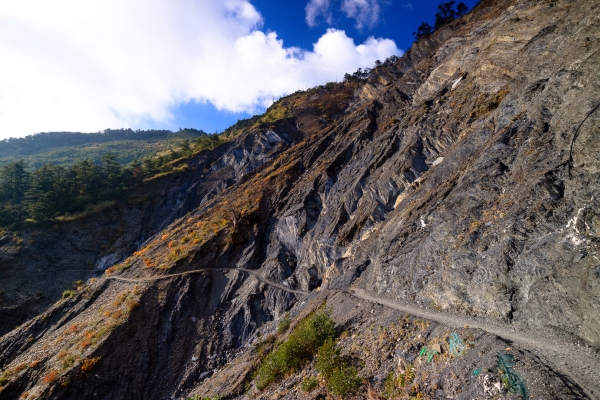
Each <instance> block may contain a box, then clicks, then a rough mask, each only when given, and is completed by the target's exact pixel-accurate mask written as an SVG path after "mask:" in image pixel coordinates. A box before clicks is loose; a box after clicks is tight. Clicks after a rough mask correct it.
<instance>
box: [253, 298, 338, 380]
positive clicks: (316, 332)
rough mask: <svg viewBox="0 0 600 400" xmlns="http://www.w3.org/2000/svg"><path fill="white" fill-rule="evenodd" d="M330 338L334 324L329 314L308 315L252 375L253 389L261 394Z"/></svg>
mask: <svg viewBox="0 0 600 400" xmlns="http://www.w3.org/2000/svg"><path fill="white" fill-rule="evenodd" d="M334 336H335V323H334V322H333V320H332V319H331V317H330V316H329V312H328V311H327V310H324V309H320V310H318V311H316V312H314V313H312V314H311V315H309V316H308V317H307V318H306V319H304V320H303V321H301V322H300V323H299V324H298V325H297V326H296V328H295V329H294V331H293V332H292V333H291V334H290V336H289V337H288V339H287V340H286V341H285V342H283V343H281V344H280V345H279V346H278V347H276V348H275V350H273V352H271V353H270V354H269V355H268V356H267V357H266V358H265V359H264V361H263V362H262V364H261V366H260V367H259V369H258V371H257V373H256V387H257V388H258V389H259V390H262V389H264V388H265V387H267V386H268V385H269V384H271V383H272V382H275V381H277V380H278V379H280V378H281V377H282V376H283V375H284V374H285V373H287V372H289V371H293V370H296V369H298V368H299V367H300V365H301V364H302V363H303V362H304V361H306V360H308V359H309V358H310V357H311V356H312V355H313V354H314V353H315V352H316V351H317V349H318V348H319V347H320V346H321V345H322V344H323V343H325V341H326V340H327V339H331V338H333V337H334Z"/></svg>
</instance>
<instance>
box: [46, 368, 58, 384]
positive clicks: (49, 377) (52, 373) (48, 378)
mask: <svg viewBox="0 0 600 400" xmlns="http://www.w3.org/2000/svg"><path fill="white" fill-rule="evenodd" d="M57 376H58V371H56V370H53V371H50V372H49V373H48V375H46V376H45V377H44V379H42V381H43V382H44V383H45V384H46V385H47V384H49V383H52V382H54V381H55V380H56V377H57Z"/></svg>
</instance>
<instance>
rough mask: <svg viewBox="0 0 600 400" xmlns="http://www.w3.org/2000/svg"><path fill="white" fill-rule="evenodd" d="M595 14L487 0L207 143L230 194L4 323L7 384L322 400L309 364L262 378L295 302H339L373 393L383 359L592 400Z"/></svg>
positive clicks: (432, 375) (441, 388)
mask: <svg viewBox="0 0 600 400" xmlns="http://www.w3.org/2000/svg"><path fill="white" fill-rule="evenodd" d="M598 7H599V4H598V2H589V1H583V0H582V1H552V2H550V1H548V2H546V1H517V2H515V1H498V2H492V1H482V2H480V4H479V5H478V6H477V7H476V8H475V9H474V10H473V11H472V12H471V13H470V14H468V15H467V16H465V17H463V18H461V19H460V20H458V21H455V22H453V23H452V24H450V25H448V26H446V27H444V28H442V29H440V30H438V31H437V32H436V33H435V34H434V35H432V36H431V37H429V38H426V39H423V40H421V41H419V42H418V43H416V44H415V46H413V48H412V49H411V50H410V51H409V52H408V53H407V54H406V55H405V56H404V57H402V58H401V59H399V60H398V61H397V62H396V63H395V64H393V65H390V66H385V67H380V68H377V69H376V70H375V71H373V72H372V74H371V76H370V78H369V79H368V81H367V82H366V83H364V84H361V85H360V87H358V88H355V87H352V88H351V89H352V90H354V89H356V91H355V92H354V93H355V96H354V98H353V100H352V101H351V102H350V103H348V102H347V101H344V102H343V103H344V107H342V108H341V109H343V110H345V111H343V113H342V111H340V112H335V113H330V114H329V115H330V117H329V118H326V117H317V118H315V114H314V113H306V114H305V113H303V111H302V110H304V109H307V110H308V109H312V110H315V109H326V108H327V107H324V106H321V105H320V103H319V99H318V96H316V97H314V99H313V98H312V97H311V95H308V94H307V98H308V100H309V103H308V105H307V103H306V102H303V103H302V104H300V105H299V107H300V108H298V109H297V110H296V114H295V116H292V117H290V119H284V120H281V121H280V122H278V123H274V124H273V125H274V126H273V127H272V126H270V125H269V124H267V125H263V126H259V127H256V128H255V129H254V130H251V131H249V132H247V135H245V136H243V137H240V138H239V139H238V140H239V141H238V142H236V143H238V144H239V146H241V147H235V146H233V145H232V147H229V148H227V149H224V148H223V149H220V150H218V151H221V152H222V153H220V154H222V155H220V158H218V160H217V161H215V162H213V164H212V167H211V171H214V173H215V174H221V173H222V174H229V175H227V176H228V177H229V178H228V179H230V181H229V184H228V185H226V190H222V189H225V185H224V184H222V185H223V186H220V190H216V191H215V192H214V195H212V196H210V200H206V201H204V202H202V201H200V202H197V203H196V204H197V206H194V207H191V206H190V208H189V209H188V210H190V211H191V212H190V213H189V214H187V215H186V216H185V217H183V218H180V219H177V220H175V221H174V222H173V223H171V224H170V225H168V226H165V225H161V224H157V225H156V229H155V231H156V232H158V230H160V229H162V230H161V232H160V234H158V235H155V236H152V237H150V236H147V237H148V238H149V240H147V241H145V242H144V243H143V245H141V246H140V247H138V248H136V250H137V251H136V252H135V253H133V254H131V255H130V256H129V257H128V258H127V259H126V260H124V261H123V262H121V263H119V264H117V265H115V266H113V267H112V268H110V269H109V270H107V275H108V277H107V278H99V279H96V280H92V281H89V282H88V283H87V284H86V285H84V286H82V287H81V288H80V290H78V291H77V292H76V293H74V295H73V296H72V297H70V298H68V299H66V300H64V301H61V302H58V303H57V304H55V305H54V306H52V307H50V308H49V309H48V310H47V311H46V312H45V313H44V314H43V315H42V316H39V317H36V318H34V319H33V320H31V321H29V322H27V323H25V324H23V325H22V326H21V327H19V328H18V329H15V330H13V331H11V332H10V333H8V334H6V335H5V336H3V337H2V339H1V340H0V354H1V355H0V364H1V365H3V371H4V372H5V373H6V374H7V375H6V379H5V382H4V390H3V392H1V394H0V396H8V397H7V398H14V397H17V396H20V395H22V393H24V392H27V396H30V397H31V398H35V397H36V396H41V395H43V396H46V397H48V398H73V399H75V398H89V397H97V398H106V399H109V398H130V399H137V398H140V399H141V398H181V397H184V398H185V396H188V395H191V394H192V393H198V394H201V395H217V394H220V395H224V396H228V397H235V396H242V397H243V396H244V393H247V396H248V397H252V396H256V397H260V398H307V397H308V398H318V397H319V396H325V395H326V393H327V390H328V389H327V388H326V384H325V380H324V378H322V375H320V376H321V378H318V379H317V377H318V376H319V375H317V373H316V368H317V367H318V366H317V365H316V364H315V362H314V360H308V362H307V363H305V364H302V365H301V366H300V367H299V368H298V369H297V370H296V371H291V372H290V373H289V374H286V375H284V376H283V377H281V379H282V380H281V381H280V382H277V383H275V384H273V385H271V386H269V387H267V388H266V389H265V390H264V391H262V392H261V391H259V390H258V386H257V382H256V380H255V379H254V378H253V371H255V370H256V368H257V367H258V365H260V360H261V358H263V357H264V356H265V354H267V353H268V351H269V348H270V347H272V346H274V343H276V342H275V341H283V340H286V338H288V339H289V336H288V335H289V334H288V333H278V334H276V330H277V324H278V322H279V321H281V320H284V319H285V316H286V313H289V315H290V318H291V319H292V320H293V322H292V323H291V325H292V326H291V328H290V329H293V328H294V327H295V326H297V323H298V322H299V321H301V320H303V318H305V317H306V316H307V315H309V314H310V313H311V312H312V311H313V310H316V309H319V307H320V306H321V305H322V304H323V303H326V305H327V307H328V308H329V309H330V310H331V317H332V318H333V320H334V321H335V322H336V327H337V329H338V331H339V332H346V333H344V334H342V335H341V336H340V338H339V339H338V343H339V345H340V346H341V351H342V353H343V355H345V356H348V359H349V360H350V361H348V362H350V363H352V365H354V367H355V368H357V371H358V372H359V373H360V375H361V376H362V377H363V378H364V379H365V383H364V384H363V386H362V388H363V389H361V390H362V391H364V392H367V391H369V393H370V394H369V396H370V398H373V396H380V395H382V394H383V393H386V390H387V389H386V387H387V386H386V385H388V384H387V383H386V382H387V379H385V378H386V377H387V376H392V378H394V377H398V376H403V378H402V379H403V381H402V382H404V384H403V385H398V387H396V388H395V389H397V390H402V391H403V392H402V393H398V394H397V395H398V397H401V396H406V397H408V396H412V397H416V398H419V397H420V398H450V397H452V398H464V399H467V398H469V399H470V398H486V397H487V398H491V397H493V396H496V397H500V398H510V397H511V396H513V394H510V393H507V392H506V391H504V390H503V389H502V378H503V377H506V376H514V374H518V375H519V376H520V377H521V378H522V380H523V381H524V382H525V384H526V386H527V394H528V395H529V397H531V398H553V399H554V398H555V399H568V398H572V399H576V398H586V397H588V398H599V397H600V390H599V388H598V384H597V382H598V378H600V376H598V371H599V370H600V362H599V360H600V357H599V355H598V352H599V351H600V333H599V332H600V331H598V329H597V326H598V323H599V322H600V310H599V309H598V308H597V301H596V300H597V299H598V298H599V297H600V271H599V270H598V266H599V265H600V260H599V259H598V257H599V256H598V245H599V242H598V237H599V234H600V232H599V231H598V229H599V228H598V227H599V226H600V225H599V224H598V221H599V218H600V217H599V215H598V213H597V210H598V209H600V207H599V204H598V201H599V200H598V195H599V193H598V190H599V188H600V175H599V167H600V165H599V163H600V159H599V158H598V157H597V154H598V151H599V150H600V149H599V144H598V143H599V141H598V137H599V132H598V126H599V125H598V122H599V119H600V115H599V114H600V112H599V111H598V104H599V100H598V99H599V93H600V88H599V85H600V82H599V81H598V78H597V65H599V64H598V62H599V61H600V60H598V57H599V55H598V54H599V52H598V49H599V40H600V36H599V34H598V32H600V29H598V28H599V25H600V19H599V18H598ZM341 87H344V88H345V89H341V88H337V89H336V90H342V91H344V90H348V89H350V88H349V87H347V86H344V85H341ZM328 93H331V92H328ZM333 93H336V92H333ZM338 93H339V92H338ZM315 95H316V94H315ZM323 95H325V94H323ZM328 98H334V99H335V98H337V97H336V96H335V95H334V96H329V97H328ZM340 98H343V96H341V97H340ZM311 99H313V100H311ZM310 101H312V103H310ZM340 104H341V103H340ZM309 106H310V107H309ZM333 114H336V115H335V117H333ZM302 115H304V116H305V118H306V120H305V121H304V123H306V124H308V123H309V122H311V121H312V123H313V124H315V123H316V122H315V121H321V122H320V126H318V127H316V125H310V126H312V127H313V129H311V131H305V130H302V126H303V125H302V122H303V121H301V120H300V118H301V116H302ZM324 118H326V119H324ZM274 135H276V136H274ZM285 135H287V137H290V138H292V137H295V138H296V139H294V140H290V141H285V140H283V141H282V142H280V139H281V138H282V137H284V136H285ZM277 138H280V139H277ZM283 142H286V145H285V146H281V147H280V148H279V150H278V151H277V152H275V151H272V150H269V149H271V148H272V147H269V146H266V143H283ZM241 143H246V146H242V145H241ZM236 149H237V150H236ZM242 149H244V150H242ZM248 154H252V155H253V156H252V157H248ZM265 155H268V156H265ZM240 160H248V162H249V164H244V166H241V167H240V166H239V165H237V164H235V165H234V164H232V163H233V162H239V161H240ZM256 160H262V161H261V162H258V163H255V161H256ZM250 161H252V162H250ZM233 171H236V173H233ZM241 175H243V179H234V177H239V176H241ZM200 176H201V175H200V173H199V172H198V173H196V172H193V171H192V172H190V179H192V180H193V179H198V180H199V181H201V179H203V178H200ZM224 181H225V180H224ZM219 182H223V181H219ZM173 184H175V185H177V183H173ZM200 186H201V185H200ZM200 186H199V187H200ZM182 196H183V195H182ZM190 204H191V203H190ZM196 207H197V208H196ZM179 215H182V214H179ZM164 221H166V219H165V220H164ZM163 228H164V229H163ZM130 246H131V247H135V246H134V245H130ZM131 247H130V250H129V251H131V250H132V248H131ZM122 254H123V255H125V254H128V253H127V251H124V252H123V253H122ZM186 272H188V273H186ZM166 275H169V276H166ZM171 275H172V276H171ZM161 276H162V278H161ZM286 288H287V289H286ZM404 313H412V314H413V315H414V316H413V317H408V316H404V315H403V314H404ZM453 315H456V317H455V318H453ZM423 318H425V319H429V322H428V321H424V320H422V319H423ZM465 323H466V324H465ZM466 325H470V326H466ZM454 334H456V336H454ZM269 335H273V336H269ZM497 335H499V336H497ZM28 338H32V339H31V340H29V339H28ZM456 338H458V339H456ZM457 343H459V344H460V343H462V345H464V346H465V351H464V352H463V353H460V352H459V353H456V352H454V351H453V346H456V344H457ZM436 345H437V346H440V347H439V349H440V350H441V354H439V355H437V356H436V357H437V358H435V357H432V360H431V362H429V361H428V360H427V357H423V356H419V354H421V351H422V350H423V347H424V346H425V347H428V348H430V349H433V348H434V346H436ZM436 348H437V347H436ZM507 348H508V349H507ZM504 352H511V353H513V354H516V358H515V367H514V371H516V372H514V371H513V370H512V369H511V368H513V367H508V368H507V369H508V370H510V371H513V372H510V374H513V375H510V374H509V373H504V374H500V373H499V372H498V364H497V363H498V362H500V361H497V358H498V357H499V358H501V359H504V358H502V357H504V356H503V355H502V354H504ZM34 362H35V364H32V363H34ZM32 365H33V366H32ZM21 366H24V367H21ZM6 371H8V372H6ZM390 374H391V375H390ZM311 377H312V378H314V379H315V380H316V382H317V383H316V385H317V388H316V389H314V390H312V391H308V390H304V389H308V385H307V386H304V382H308V381H310V379H311ZM305 378H306V379H305ZM394 379H395V378H394ZM398 379H399V378H398ZM506 379H508V378H506ZM149 382H151V384H149ZM406 382H408V384H407V383H406ZM495 384H498V385H499V386H498V387H497V388H498V390H497V391H496V389H495V387H496V386H495ZM400 386H401V388H400ZM509 386H510V385H509ZM511 387H512V388H513V389H514V390H515V391H516V387H513V386H511ZM303 388H304V389H303ZM377 393H379V394H377ZM520 393H521V394H522V395H523V394H525V391H524V390H521V392H520ZM388 395H389V393H388ZM27 396H26V397H27ZM360 396H363V395H360ZM363 397H364V396H363ZM525 397H526V396H525Z"/></svg>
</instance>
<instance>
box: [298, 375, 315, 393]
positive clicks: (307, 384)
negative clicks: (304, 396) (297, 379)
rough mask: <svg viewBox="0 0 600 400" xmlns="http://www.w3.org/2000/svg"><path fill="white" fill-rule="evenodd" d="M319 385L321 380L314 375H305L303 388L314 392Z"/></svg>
mask: <svg viewBox="0 0 600 400" xmlns="http://www.w3.org/2000/svg"><path fill="white" fill-rule="evenodd" d="M318 386H319V381H318V380H317V378H315V377H314V376H310V377H308V376H307V377H305V378H304V380H303V381H302V390H304V391H305V392H312V391H313V390H315V389H316V388H317V387H318Z"/></svg>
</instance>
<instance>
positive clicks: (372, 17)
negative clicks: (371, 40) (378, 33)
mask: <svg viewBox="0 0 600 400" xmlns="http://www.w3.org/2000/svg"><path fill="white" fill-rule="evenodd" d="M342 11H343V12H344V13H345V14H346V17H348V18H353V19H355V20H356V28H357V29H363V28H365V27H367V28H373V27H374V26H375V25H377V23H378V22H379V19H380V17H381V5H380V4H379V0H343V1H342Z"/></svg>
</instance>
